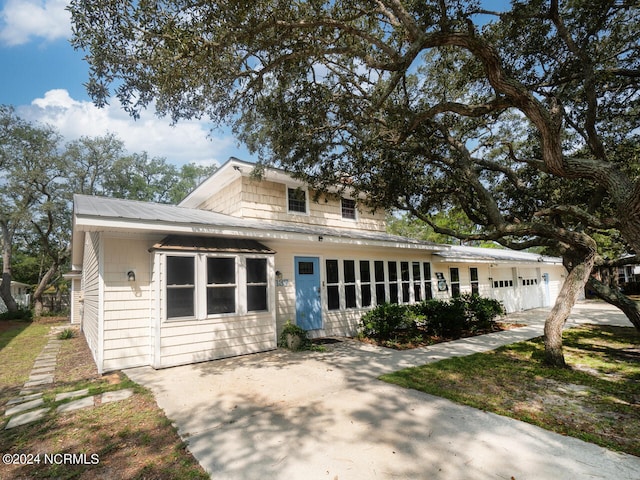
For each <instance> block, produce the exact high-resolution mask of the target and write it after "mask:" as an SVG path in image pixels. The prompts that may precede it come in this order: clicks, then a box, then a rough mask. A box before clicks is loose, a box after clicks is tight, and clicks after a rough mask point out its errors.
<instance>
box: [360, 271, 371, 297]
mask: <svg viewBox="0 0 640 480" xmlns="http://www.w3.org/2000/svg"><path fill="white" fill-rule="evenodd" d="M360 297H361V298H362V306H363V307H369V306H370V305H371V264H370V263H369V261H368V260H361V261H360Z"/></svg>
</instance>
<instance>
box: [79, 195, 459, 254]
mask: <svg viewBox="0 0 640 480" xmlns="http://www.w3.org/2000/svg"><path fill="white" fill-rule="evenodd" d="M74 213H75V215H76V217H78V218H83V219H86V220H89V221H90V222H91V221H92V220H93V221H96V222H98V221H100V220H122V221H125V222H127V223H128V224H129V225H130V228H135V224H136V223H137V222H139V223H154V224H157V226H158V229H157V230H158V231H161V230H162V229H163V227H164V228H166V230H167V232H166V233H170V226H171V225H175V226H189V227H193V229H194V230H198V227H204V226H212V227H220V228H235V229H244V230H253V231H263V232H277V233H281V234H301V235H314V236H322V237H333V238H336V239H352V240H368V241H374V242H391V243H398V244H406V245H412V246H416V247H422V248H425V247H426V248H428V249H434V250H440V249H446V248H448V246H446V245H437V244H435V243H432V242H425V241H422V240H416V239H413V238H406V237H401V236H398V235H389V234H387V233H385V232H377V231H370V230H348V229H342V228H329V227H321V226H315V225H301V224H295V223H288V222H275V221H259V220H251V219H244V218H239V217H233V216H231V215H225V214H222V213H216V212H211V211H208V210H199V209H195V208H187V207H180V206H175V205H166V204H160V203H152V202H141V201H136V200H122V199H114V198H107V197H97V196H88V195H75V196H74Z"/></svg>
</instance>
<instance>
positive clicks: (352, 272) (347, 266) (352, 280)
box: [343, 260, 357, 308]
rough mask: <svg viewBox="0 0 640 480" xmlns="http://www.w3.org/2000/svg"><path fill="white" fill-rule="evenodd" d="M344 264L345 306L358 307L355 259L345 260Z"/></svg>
mask: <svg viewBox="0 0 640 480" xmlns="http://www.w3.org/2000/svg"><path fill="white" fill-rule="evenodd" d="M343 265H344V300H345V307H346V308H356V306H357V304H356V263H355V262H354V261H353V260H345V261H344V263H343Z"/></svg>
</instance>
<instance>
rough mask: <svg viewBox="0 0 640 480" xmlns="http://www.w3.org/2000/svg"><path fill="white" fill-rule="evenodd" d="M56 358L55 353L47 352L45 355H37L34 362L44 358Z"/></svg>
mask: <svg viewBox="0 0 640 480" xmlns="http://www.w3.org/2000/svg"><path fill="white" fill-rule="evenodd" d="M56 358H57V355H56V354H55V353H47V354H46V355H38V357H37V358H36V362H41V361H46V360H53V361H55V359H56Z"/></svg>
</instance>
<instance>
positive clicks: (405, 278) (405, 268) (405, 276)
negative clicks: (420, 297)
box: [400, 262, 411, 303]
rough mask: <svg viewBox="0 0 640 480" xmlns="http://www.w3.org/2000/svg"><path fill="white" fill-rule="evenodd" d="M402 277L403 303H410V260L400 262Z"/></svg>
mask: <svg viewBox="0 0 640 480" xmlns="http://www.w3.org/2000/svg"><path fill="white" fill-rule="evenodd" d="M400 278H401V279H402V303H409V302H410V301H411V293H410V290H411V284H410V282H409V281H410V278H409V262H400Z"/></svg>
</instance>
